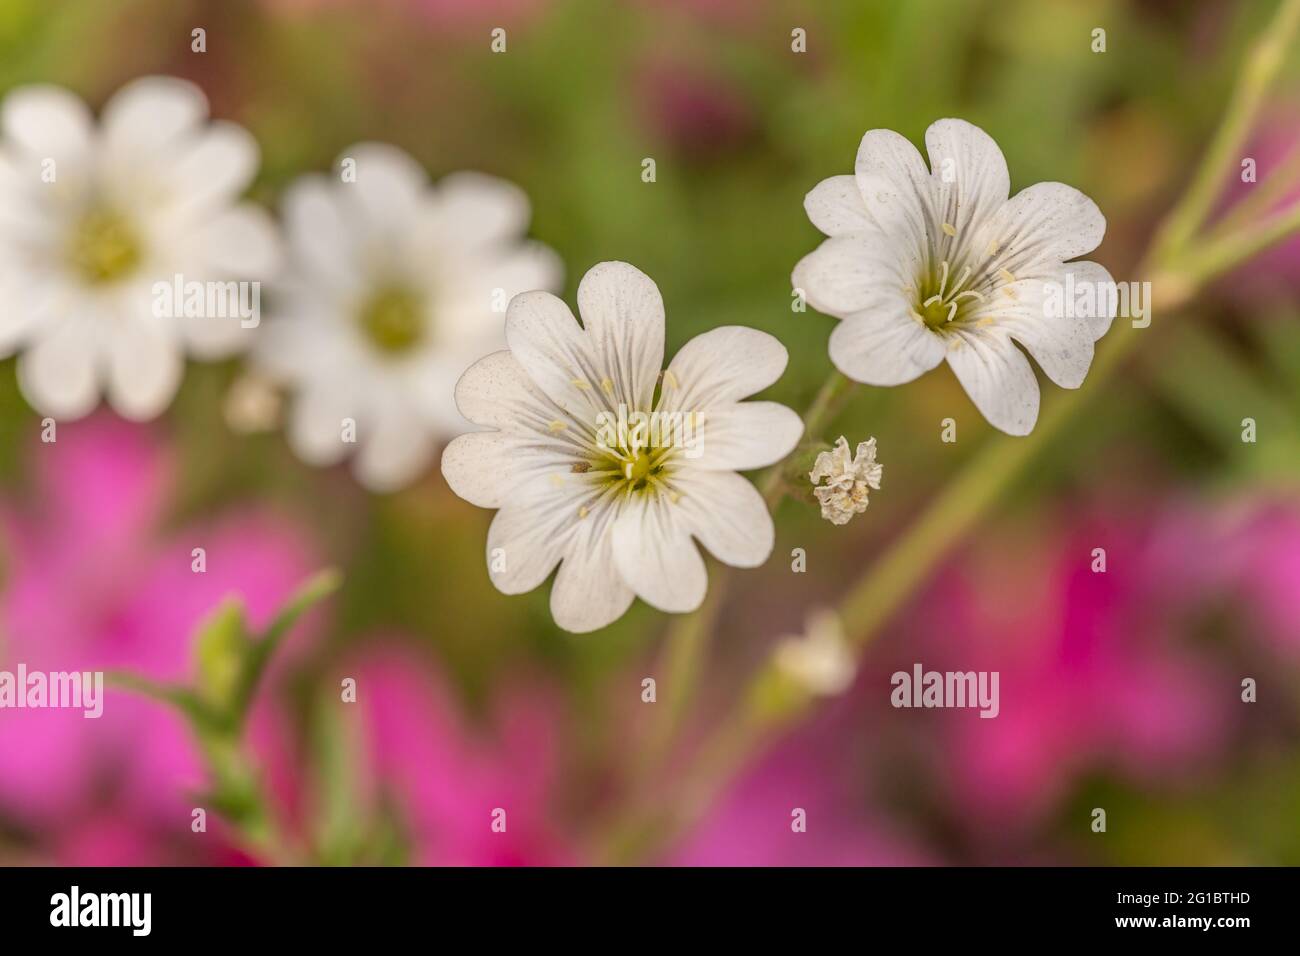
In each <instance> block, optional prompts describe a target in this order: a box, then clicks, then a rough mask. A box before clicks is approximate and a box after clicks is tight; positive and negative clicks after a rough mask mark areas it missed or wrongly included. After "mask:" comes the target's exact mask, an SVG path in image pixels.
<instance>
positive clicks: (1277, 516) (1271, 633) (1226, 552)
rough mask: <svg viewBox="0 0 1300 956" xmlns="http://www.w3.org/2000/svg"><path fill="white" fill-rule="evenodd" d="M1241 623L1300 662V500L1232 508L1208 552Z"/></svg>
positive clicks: (1287, 657)
mask: <svg viewBox="0 0 1300 956" xmlns="http://www.w3.org/2000/svg"><path fill="white" fill-rule="evenodd" d="M1205 550H1206V552H1207V553H1208V554H1210V555H1212V560H1213V561H1214V563H1215V566H1216V568H1217V574H1216V575H1215V577H1216V579H1217V580H1218V581H1219V586H1220V587H1221V588H1224V589H1226V590H1228V591H1229V592H1231V595H1232V596H1233V597H1235V598H1236V600H1237V607H1238V608H1239V609H1240V611H1241V617H1240V618H1239V621H1240V625H1241V627H1242V629H1243V630H1244V631H1246V632H1247V633H1248V634H1250V635H1252V636H1255V637H1257V638H1258V639H1259V642H1260V644H1261V645H1262V646H1264V647H1265V648H1267V649H1268V650H1269V651H1271V652H1273V653H1275V654H1277V655H1279V656H1280V657H1282V658H1283V659H1285V660H1287V661H1289V662H1291V663H1292V664H1294V663H1296V662H1297V661H1300V502H1296V501H1294V500H1291V501H1287V500H1284V499H1276V500H1271V499H1262V500H1248V501H1243V502H1241V503H1239V504H1238V505H1237V506H1236V507H1232V508H1230V509H1228V510H1227V512H1226V513H1225V514H1224V515H1223V520H1222V521H1221V522H1220V523H1219V525H1218V526H1217V528H1216V537H1215V539H1214V540H1213V541H1212V542H1211V544H1210V545H1209V546H1208V547H1207V548H1206V549H1205Z"/></svg>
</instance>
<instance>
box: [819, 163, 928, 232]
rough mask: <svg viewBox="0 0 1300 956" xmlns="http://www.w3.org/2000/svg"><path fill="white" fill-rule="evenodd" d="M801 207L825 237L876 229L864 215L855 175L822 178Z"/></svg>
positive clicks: (863, 206)
mask: <svg viewBox="0 0 1300 956" xmlns="http://www.w3.org/2000/svg"><path fill="white" fill-rule="evenodd" d="M913 152H915V150H913ZM803 208H804V210H805V211H806V212H807V213H808V218H809V220H811V222H812V224H813V225H814V226H816V227H817V228H818V229H820V230H821V231H822V232H824V233H825V234H826V235H828V236H843V235H847V234H848V233H852V232H869V231H871V230H873V229H875V228H876V223H875V222H874V221H873V220H872V218H871V217H870V216H869V215H867V204H866V201H865V200H864V199H863V198H862V190H861V189H860V188H859V187H858V180H857V177H856V176H831V177H830V178H829V179H823V180H822V181H821V182H819V183H818V184H817V185H816V186H814V187H813V188H812V191H811V192H809V193H808V195H806V196H804V198H803Z"/></svg>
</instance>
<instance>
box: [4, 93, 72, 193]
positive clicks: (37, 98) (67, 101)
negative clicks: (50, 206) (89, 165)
mask: <svg viewBox="0 0 1300 956" xmlns="http://www.w3.org/2000/svg"><path fill="white" fill-rule="evenodd" d="M0 128H3V130H4V135H5V138H6V139H8V140H9V141H10V142H12V143H15V144H16V145H18V146H19V147H21V148H22V149H23V150H26V151H27V152H28V153H31V154H33V155H34V156H36V157H39V158H41V159H45V158H50V159H54V160H56V161H58V162H60V163H62V162H65V161H66V162H76V161H77V160H79V159H80V158H81V157H82V156H83V155H84V153H85V152H86V150H87V149H88V148H89V147H90V144H91V139H92V136H93V121H92V119H91V115H90V110H89V109H88V108H87V107H86V104H85V103H83V102H82V101H81V99H80V98H79V97H77V96H75V95H74V94H72V93H70V92H68V91H67V90H65V89H62V88H60V87H57V86H45V85H38V86H23V87H19V88H18V89H16V90H13V91H12V92H10V93H9V95H7V96H6V97H5V99H4V105H3V107H0ZM38 173H39V170H38V169H33V170H32V175H33V176H34V177H36V176H37V175H38ZM36 181H37V182H39V179H37V180H36Z"/></svg>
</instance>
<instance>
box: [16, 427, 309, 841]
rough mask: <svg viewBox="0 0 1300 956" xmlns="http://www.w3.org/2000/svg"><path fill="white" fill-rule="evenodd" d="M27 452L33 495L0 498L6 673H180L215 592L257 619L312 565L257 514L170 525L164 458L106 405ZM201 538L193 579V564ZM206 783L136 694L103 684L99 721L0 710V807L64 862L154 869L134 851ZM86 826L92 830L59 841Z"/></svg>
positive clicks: (257, 623) (169, 466)
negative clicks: (200, 561)
mask: <svg viewBox="0 0 1300 956" xmlns="http://www.w3.org/2000/svg"><path fill="white" fill-rule="evenodd" d="M29 460H30V461H31V462H32V463H33V464H32V474H31V487H30V489H28V490H27V491H26V492H25V493H22V494H9V495H7V496H6V497H5V498H4V499H3V501H2V502H0V521H2V524H3V537H4V547H5V551H4V561H5V567H6V569H7V575H6V579H5V586H4V591H3V594H0V634H2V635H3V638H2V645H0V666H3V667H4V668H5V669H9V670H13V669H14V668H15V667H16V666H17V664H18V663H20V662H21V663H23V664H25V665H26V667H27V669H28V671H29V672H31V671H64V670H70V671H87V670H90V671H94V670H113V669H123V670H130V671H134V672H136V673H139V674H143V675H146V676H149V677H151V678H154V679H156V680H166V681H182V680H187V679H188V678H189V677H190V670H191V654H192V640H191V638H192V636H193V634H194V631H195V628H196V626H197V625H198V624H199V623H200V622H201V621H202V620H203V618H204V617H205V616H206V615H207V614H208V613H209V612H211V611H212V610H213V609H214V608H215V607H216V606H217V605H218V603H219V602H220V601H221V600H222V599H223V598H225V597H227V596H229V595H236V596H238V597H239V598H240V599H242V601H243V602H244V603H245V605H246V606H247V608H248V614H249V619H250V621H251V623H252V626H254V627H255V628H256V627H261V626H264V625H265V624H266V623H267V622H268V621H269V619H270V616H271V614H272V613H273V612H274V611H276V610H277V609H278V608H279V607H280V605H281V604H282V603H283V602H284V601H285V599H286V598H287V597H288V596H289V595H290V594H291V593H292V591H293V590H294V589H295V588H296V587H297V586H298V585H300V584H301V583H302V581H303V580H304V579H305V578H306V577H307V576H308V575H309V574H310V573H311V572H312V571H313V570H315V567H316V561H315V560H314V559H313V558H312V556H311V552H310V549H309V548H308V547H307V545H306V543H305V542H304V540H303V538H302V537H301V535H299V534H298V533H297V532H296V531H295V530H294V529H292V528H291V527H289V526H288V525H287V524H286V523H285V522H284V521H283V520H281V519H279V518H278V517H276V516H274V515H271V514H267V513H264V512H260V511H251V510H250V511H242V512H236V513H231V514H228V515H225V516H223V517H222V518H220V519H217V520H211V521H204V522H197V523H195V522H192V523H189V524H187V525H185V526H184V527H183V528H181V529H179V530H169V529H168V528H167V526H166V524H165V518H166V507H167V504H168V499H169V495H170V493H171V490H172V487H173V483H174V477H175V476H174V468H173V461H172V458H171V456H170V454H169V453H168V451H167V450H166V449H165V448H164V447H163V446H162V445H160V444H159V443H158V441H157V440H156V439H155V438H154V437H153V434H152V433H151V432H150V431H148V430H146V429H145V428H143V427H141V426H136V425H131V424H127V423H125V422H123V421H121V420H118V419H116V418H113V417H111V416H110V415H108V414H107V413H105V414H101V415H98V416H95V417H92V418H90V419H87V420H85V421H82V422H79V423H74V424H63V425H60V426H59V431H58V440H57V442H54V443H51V444H43V443H36V444H34V445H33V447H32V450H31V453H30V455H29ZM200 547H201V548H203V549H205V552H206V572H205V573H195V572H194V571H192V570H191V563H192V561H193V560H194V559H193V557H192V551H193V549H194V548H200ZM203 784H204V777H203V773H202V768H201V765H200V762H199V758H198V754H197V752H196V749H195V747H194V746H193V744H192V742H191V740H190V736H189V733H188V730H187V728H186V727H185V726H184V725H183V723H182V721H181V720H180V719H179V718H177V717H175V716H173V715H172V713H171V712H170V711H167V710H166V709H164V708H162V707H161V706H160V705H158V704H155V703H152V702H149V701H147V700H144V699H142V698H140V697H139V696H137V695H135V694H129V693H125V692H121V691H116V690H112V689H109V688H107V687H106V688H105V691H104V705H103V716H102V717H100V718H99V719H87V718H85V717H83V715H82V712H81V711H79V710H66V709H64V710H60V709H40V710H31V709H28V710H9V709H6V710H3V711H0V816H4V817H7V818H9V819H11V820H13V821H15V822H16V823H17V825H19V826H20V827H22V828H24V829H29V830H32V831H34V832H35V833H36V834H37V836H38V837H49V838H51V839H52V840H54V841H55V842H58V843H61V849H60V850H59V852H58V854H57V855H58V857H59V858H60V859H63V860H65V861H72V862H78V863H121V862H132V863H139V862H157V861H158V858H157V856H154V857H152V858H150V857H149V856H148V853H149V852H150V850H148V849H146V848H153V849H154V850H157V851H159V852H161V849H160V844H159V843H158V841H157V839H156V838H157V837H158V836H160V835H163V834H168V835H171V836H175V835H177V834H181V835H185V834H188V833H189V832H190V809H191V807H192V802H191V800H190V799H189V795H190V794H191V793H192V792H193V791H195V790H197V789H198V788H200V787H201V786H202V785H203ZM90 820H93V821H95V822H94V824H93V829H94V833H95V838H94V839H89V838H88V839H84V840H81V839H78V840H73V841H69V840H66V839H62V840H60V839H59V838H60V836H66V835H67V834H68V833H69V832H70V830H69V829H68V828H69V827H71V826H72V825H73V823H74V822H75V821H82V822H83V823H84V822H85V821H90ZM78 825H80V824H78ZM181 852H182V853H184V849H183V848H182V850H181ZM142 856H143V858H142Z"/></svg>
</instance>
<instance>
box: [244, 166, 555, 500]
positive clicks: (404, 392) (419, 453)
mask: <svg viewBox="0 0 1300 956" xmlns="http://www.w3.org/2000/svg"><path fill="white" fill-rule="evenodd" d="M339 168H340V171H341V174H340V175H337V176H335V177H333V178H332V179H331V178H327V177H325V176H322V175H311V176H306V177H303V178H302V179H300V180H299V181H298V182H297V183H295V184H294V185H293V186H292V187H291V189H290V191H289V193H288V195H287V196H286V198H285V202H284V218H285V228H286V233H287V241H288V254H289V265H288V267H287V270H286V272H287V274H286V276H285V280H284V283H283V285H282V286H278V287H277V288H276V290H275V291H276V293H277V296H278V299H277V303H276V306H275V313H274V315H273V316H272V317H271V318H270V319H269V320H268V322H267V324H266V328H265V330H264V332H265V334H264V335H263V337H262V339H261V340H260V341H259V343H258V348H257V352H256V357H257V360H258V364H259V366H260V367H261V368H262V369H264V370H265V371H266V372H267V373H268V374H270V375H271V376H272V377H273V378H274V379H276V380H277V381H279V382H280V383H282V384H284V385H285V386H286V387H287V388H288V389H289V390H290V391H291V392H293V393H294V397H293V400H292V407H291V410H290V412H289V415H288V420H287V423H286V428H287V432H288V438H289V442H290V444H291V445H292V447H293V449H294V451H295V452H296V453H297V454H298V455H299V457H301V458H302V459H303V460H304V461H307V462H309V463H311V464H317V465H329V464H334V463H336V462H338V461H340V460H342V459H343V458H344V457H345V456H346V455H347V454H348V453H349V451H351V450H352V449H353V447H354V445H353V444H351V442H353V441H355V448H356V450H357V455H356V460H355V462H354V470H355V472H356V475H357V477H358V479H359V480H360V481H361V482H362V483H363V484H365V485H366V486H367V487H369V488H371V489H373V490H376V491H386V490H391V489H394V488H397V487H400V486H401V485H404V484H406V483H408V482H409V481H411V480H412V479H414V478H415V477H417V476H418V474H419V473H420V472H421V471H422V470H423V469H424V468H425V467H426V466H427V465H428V463H429V461H430V459H431V458H432V455H433V452H434V449H435V446H436V444H437V442H438V441H439V440H440V439H445V438H450V437H451V436H453V435H456V434H459V433H460V432H462V431H464V430H465V428H466V427H468V426H467V423H466V422H465V420H464V419H463V418H462V417H461V416H460V415H459V414H458V413H457V411H456V406H455V401H454V398H453V396H454V391H455V385H456V380H457V379H458V378H459V377H460V375H461V373H462V372H464V371H465V369H466V368H467V367H468V366H469V365H470V364H471V363H472V362H473V361H474V360H475V359H478V358H481V357H482V356H484V355H486V354H487V353H489V352H491V351H493V350H495V349H499V348H501V346H502V345H503V344H504V338H503V332H502V329H503V325H504V314H505V307H506V305H507V303H508V302H509V301H510V298H511V297H512V296H513V295H515V294H516V293H518V292H522V291H526V290H532V289H557V288H559V286H560V284H561V282H562V279H563V270H562V267H561V264H560V261H559V259H558V257H557V256H556V255H555V253H554V252H552V251H551V250H550V249H548V248H547V247H545V246H543V245H541V244H540V243H537V242H527V241H524V239H523V236H524V233H525V232H526V231H527V229H528V220H529V215H530V210H529V203H528V197H527V196H525V195H524V193H523V192H522V191H521V190H520V189H519V188H518V187H516V186H514V185H512V184H510V183H507V182H505V181H503V180H500V179H495V178H493V177H491V176H485V175H481V174H479V173H456V174H453V175H450V176H447V177H446V178H445V179H443V180H442V181H441V182H439V183H438V184H437V185H436V186H431V185H430V183H429V180H428V177H427V176H426V175H425V173H424V170H423V169H422V168H421V167H420V166H419V164H418V163H416V162H415V160H414V159H412V158H411V157H410V156H408V155H407V154H406V153H404V152H403V151H401V150H400V149H397V148H396V147H394V146H388V145H383V144H378V143H368V144H361V145H357V146H354V147H352V148H351V149H348V150H345V151H344V154H343V156H342V157H341V158H340V166H339ZM349 170H354V171H355V181H349V178H350V177H349V176H347V175H346V173H347V172H348V171H349ZM345 422H350V423H352V425H351V429H349V427H348V426H346V425H345Z"/></svg>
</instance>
